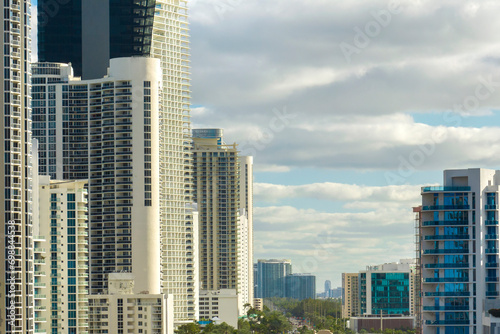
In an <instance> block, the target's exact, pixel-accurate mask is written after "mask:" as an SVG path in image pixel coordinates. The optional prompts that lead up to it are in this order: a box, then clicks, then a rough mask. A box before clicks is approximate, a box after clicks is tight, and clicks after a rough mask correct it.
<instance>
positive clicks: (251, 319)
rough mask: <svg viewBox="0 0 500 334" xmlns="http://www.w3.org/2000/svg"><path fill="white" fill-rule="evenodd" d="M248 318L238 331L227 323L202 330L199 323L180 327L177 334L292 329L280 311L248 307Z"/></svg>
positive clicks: (262, 332) (263, 333)
mask: <svg viewBox="0 0 500 334" xmlns="http://www.w3.org/2000/svg"><path fill="white" fill-rule="evenodd" d="M246 309H247V317H246V318H244V319H239V320H238V329H236V328H234V327H231V326H229V325H228V324H226V323H222V324H220V325H214V324H213V323H211V324H209V325H206V326H205V327H204V328H202V327H201V326H200V325H199V324H197V323H191V324H186V325H183V326H180V327H179V328H178V329H177V330H176V331H175V333H176V334H198V333H203V334H209V333H210V334H252V333H253V334H271V333H273V334H274V333H276V334H277V333H286V332H287V331H289V330H291V329H292V325H291V324H290V322H289V321H288V319H287V318H286V317H285V316H284V315H283V314H282V313H281V312H278V311H271V310H270V309H269V308H268V307H264V311H259V310H256V309H254V308H251V307H250V305H246Z"/></svg>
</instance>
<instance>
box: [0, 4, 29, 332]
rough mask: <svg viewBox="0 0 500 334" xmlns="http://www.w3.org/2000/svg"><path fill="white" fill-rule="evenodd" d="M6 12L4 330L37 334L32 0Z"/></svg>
mask: <svg viewBox="0 0 500 334" xmlns="http://www.w3.org/2000/svg"><path fill="white" fill-rule="evenodd" d="M2 9H3V10H2V13H1V14H0V16H1V18H2V22H3V25H2V37H1V39H2V45H3V48H2V51H1V53H2V60H3V64H4V65H3V71H2V73H1V74H0V77H1V78H0V79H1V80H0V89H1V91H2V94H0V101H1V102H0V103H1V105H2V111H3V115H2V117H1V120H0V124H1V128H2V129H3V134H2V136H1V138H2V139H1V151H2V152H1V154H0V162H1V164H2V166H3V167H2V174H1V176H2V177H1V178H0V185H1V187H2V189H3V191H2V192H0V203H1V204H0V215H1V216H2V219H1V222H0V237H1V238H2V240H3V242H4V244H3V245H4V246H3V247H0V258H1V259H2V261H0V273H2V275H0V312H1V314H0V332H1V333H6V334H7V333H8V334H11V333H34V331H35V329H36V327H35V323H34V304H35V299H34V286H33V284H34V263H33V258H34V250H33V246H34V243H33V225H32V215H31V211H32V198H31V196H32V193H31V190H32V184H31V182H32V180H31V177H32V167H31V164H32V161H31V156H32V153H31V97H30V95H29V92H30V90H31V72H30V62H31V23H30V22H31V1H29V0H6V1H4V2H3V4H2Z"/></svg>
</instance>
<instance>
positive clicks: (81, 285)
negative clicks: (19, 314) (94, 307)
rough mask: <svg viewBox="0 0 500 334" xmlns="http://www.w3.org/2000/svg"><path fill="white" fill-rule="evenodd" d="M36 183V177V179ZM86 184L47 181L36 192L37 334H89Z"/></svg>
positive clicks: (47, 177) (34, 212) (40, 178)
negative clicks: (59, 333) (58, 333)
mask: <svg viewBox="0 0 500 334" xmlns="http://www.w3.org/2000/svg"><path fill="white" fill-rule="evenodd" d="M34 179H36V178H34ZM85 184H86V181H84V180H81V181H49V176H40V177H39V182H37V184H35V185H34V186H37V187H38V191H36V192H35V191H33V194H34V196H33V202H34V203H33V206H34V210H33V215H34V219H33V221H34V228H33V230H34V234H35V236H34V241H35V249H34V250H35V258H34V262H35V282H34V285H35V304H34V309H35V328H36V330H35V332H37V331H38V332H39V333H55V332H64V333H69V334H79V333H87V332H88V330H89V328H88V302H87V295H88V293H89V291H88V287H89V281H88V262H89V259H88V251H89V250H88V242H89V240H88V223H87V222H88V217H87V210H88V208H87V190H86V189H85Z"/></svg>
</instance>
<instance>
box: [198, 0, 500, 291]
mask: <svg viewBox="0 0 500 334" xmlns="http://www.w3.org/2000/svg"><path fill="white" fill-rule="evenodd" d="M191 7H192V8H191V42H192V79H193V81H192V84H193V86H192V91H193V94H192V96H193V123H194V124H193V126H194V127H222V128H224V129H225V134H226V141H228V142H238V143H240V145H241V150H242V151H243V152H244V153H247V154H253V155H254V156H255V169H256V172H255V181H256V183H255V185H254V187H255V188H254V190H255V204H256V207H255V254H254V257H255V259H261V258H290V259H292V260H293V266H294V271H295V272H313V273H315V274H317V276H318V281H317V286H318V290H319V291H321V290H322V289H323V283H324V280H325V279H330V280H332V283H333V285H334V286H340V283H341V273H342V272H357V271H359V270H362V269H364V267H365V266H366V265H374V264H380V263H384V262H392V261H397V260H399V259H400V258H408V257H413V256H414V236H413V233H414V222H413V214H412V209H411V208H412V206H415V205H418V204H419V201H420V198H419V194H420V186H422V185H429V184H437V183H441V179H442V170H443V169H451V168H469V167H484V168H497V166H498V165H499V162H500V131H499V130H500V129H499V125H500V113H499V112H498V110H497V109H498V106H500V66H499V65H500V38H498V37H497V36H496V35H497V33H496V32H498V31H500V21H499V20H498V13H499V12H500V3H499V2H498V1H485V0H481V1H472V0H469V1H460V0H459V1H457V0H440V1H435V0H434V1H430V0H411V1H410V0H408V1H401V2H394V1H393V2H390V1H379V0H356V1H345V0H344V1H341V0H272V1H269V0H245V1H243V0H196V1H193V2H192V4H191Z"/></svg>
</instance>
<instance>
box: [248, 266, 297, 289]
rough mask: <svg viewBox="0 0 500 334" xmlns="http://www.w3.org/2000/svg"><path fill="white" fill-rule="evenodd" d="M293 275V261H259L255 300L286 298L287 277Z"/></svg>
mask: <svg viewBox="0 0 500 334" xmlns="http://www.w3.org/2000/svg"><path fill="white" fill-rule="evenodd" d="M291 273H292V261H291V260H259V261H258V262H257V286H256V290H255V298H271V297H280V298H283V297H285V276H287V275H290V274H291Z"/></svg>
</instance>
